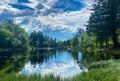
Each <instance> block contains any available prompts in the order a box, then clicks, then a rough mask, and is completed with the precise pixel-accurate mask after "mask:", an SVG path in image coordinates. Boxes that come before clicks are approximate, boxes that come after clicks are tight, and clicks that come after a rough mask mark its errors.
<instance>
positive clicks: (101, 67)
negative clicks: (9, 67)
mask: <svg viewBox="0 0 120 81" xmlns="http://www.w3.org/2000/svg"><path fill="white" fill-rule="evenodd" d="M0 81H62V80H61V79H60V77H54V76H53V75H48V76H45V77H41V75H31V76H29V77H28V76H25V75H19V76H17V75H16V74H15V73H11V74H6V73H5V72H4V71H0ZM65 81H120V60H109V61H100V62H95V63H92V64H91V66H90V68H89V72H84V73H82V74H79V75H77V76H75V77H73V78H68V79H65Z"/></svg>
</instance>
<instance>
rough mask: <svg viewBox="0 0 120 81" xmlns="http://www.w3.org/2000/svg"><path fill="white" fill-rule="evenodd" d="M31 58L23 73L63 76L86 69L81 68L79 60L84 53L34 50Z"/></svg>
mask: <svg viewBox="0 0 120 81" xmlns="http://www.w3.org/2000/svg"><path fill="white" fill-rule="evenodd" d="M31 55H35V56H34V57H30V60H29V61H28V62H27V63H26V64H25V66H24V68H23V69H22V71H20V73H22V74H35V73H41V74H42V75H44V74H51V73H52V74H54V75H55V76H56V75H60V76H61V77H69V76H73V75H76V74H77V73H80V72H82V71H84V70H85V68H83V69H81V68H80V67H79V65H78V63H77V62H78V61H80V60H81V59H82V53H78V52H70V51H66V50H51V51H43V50H39V51H33V52H32V53H31Z"/></svg>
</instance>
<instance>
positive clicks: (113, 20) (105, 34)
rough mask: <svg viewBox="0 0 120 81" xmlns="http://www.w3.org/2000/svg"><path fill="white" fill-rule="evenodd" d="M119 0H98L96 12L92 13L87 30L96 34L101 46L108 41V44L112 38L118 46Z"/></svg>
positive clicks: (114, 44) (115, 45)
mask: <svg viewBox="0 0 120 81" xmlns="http://www.w3.org/2000/svg"><path fill="white" fill-rule="evenodd" d="M119 6H120V2H119V0H108V1H105V0H97V4H95V5H94V9H93V10H94V13H93V14H92V15H91V17H90V20H89V22H88V23H89V24H88V26H87V32H88V33H89V35H91V33H92V34H94V35H95V36H96V38H97V41H98V42H99V43H101V46H102V45H103V43H104V42H106V46H108V44H109V42H108V41H110V40H112V41H113V46H114V47H118V46H119V41H118V32H117V30H118V29H119V28H120V26H119V22H120V19H119V17H118V16H117V15H118V14H119V13H120V12H119V10H118V9H119Z"/></svg>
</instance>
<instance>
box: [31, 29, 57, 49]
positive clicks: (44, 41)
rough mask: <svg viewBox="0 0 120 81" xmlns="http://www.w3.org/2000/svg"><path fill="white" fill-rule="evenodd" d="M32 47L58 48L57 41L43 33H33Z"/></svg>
mask: <svg viewBox="0 0 120 81" xmlns="http://www.w3.org/2000/svg"><path fill="white" fill-rule="evenodd" d="M30 45H31V46H33V47H37V48H42V47H56V45H57V44H56V39H52V38H50V37H48V36H45V35H44V34H43V33H42V32H40V31H39V32H36V31H33V32H32V33H31V34H30Z"/></svg>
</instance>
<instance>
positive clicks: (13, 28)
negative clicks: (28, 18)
mask: <svg viewBox="0 0 120 81" xmlns="http://www.w3.org/2000/svg"><path fill="white" fill-rule="evenodd" d="M0 40H1V42H0V48H15V49H17V48H20V49H26V48H28V46H29V38H28V35H27V34H26V33H25V31H24V30H23V29H22V28H20V27H19V26H18V25H15V24H13V23H5V24H2V25H1V26H0Z"/></svg>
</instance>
